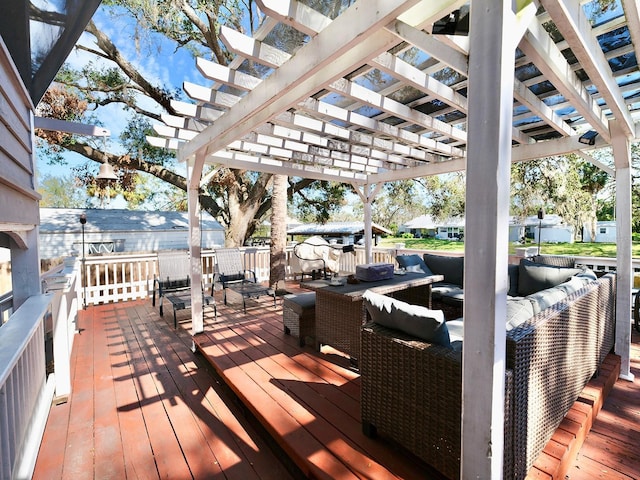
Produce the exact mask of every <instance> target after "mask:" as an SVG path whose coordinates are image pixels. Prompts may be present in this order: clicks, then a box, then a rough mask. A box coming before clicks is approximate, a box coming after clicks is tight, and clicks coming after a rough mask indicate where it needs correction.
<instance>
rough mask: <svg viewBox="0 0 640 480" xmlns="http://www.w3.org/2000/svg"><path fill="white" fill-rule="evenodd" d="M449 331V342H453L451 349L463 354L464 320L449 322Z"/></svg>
mask: <svg viewBox="0 0 640 480" xmlns="http://www.w3.org/2000/svg"><path fill="white" fill-rule="evenodd" d="M447 329H448V330H449V340H450V341H451V348H452V349H454V350H455V351H457V352H461V351H462V340H463V339H464V323H463V320H462V318H458V319H456V320H450V321H448V322H447Z"/></svg>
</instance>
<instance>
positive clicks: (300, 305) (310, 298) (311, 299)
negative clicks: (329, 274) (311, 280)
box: [283, 292, 316, 313]
mask: <svg viewBox="0 0 640 480" xmlns="http://www.w3.org/2000/svg"><path fill="white" fill-rule="evenodd" d="M283 303H284V305H287V306H288V307H289V308H291V309H293V310H295V311H297V312H298V313H302V311H303V310H307V309H310V308H314V307H315V305H316V292H306V293H298V294H295V295H294V294H289V295H285V296H284V302H283Z"/></svg>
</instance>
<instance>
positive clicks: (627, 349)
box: [610, 121, 634, 381]
mask: <svg viewBox="0 0 640 480" xmlns="http://www.w3.org/2000/svg"><path fill="white" fill-rule="evenodd" d="M610 129H611V146H612V147H613V158H614V162H615V165H616V244H617V254H616V260H617V264H616V276H617V282H616V284H617V290H616V343H615V351H616V354H618V355H620V378H623V379H625V380H629V381H633V379H634V375H633V373H631V321H630V312H631V285H632V274H633V272H632V268H631V262H632V243H631V150H630V146H629V139H628V138H627V137H626V135H625V134H624V133H623V131H622V129H621V128H620V125H619V124H618V122H617V121H611V122H610Z"/></svg>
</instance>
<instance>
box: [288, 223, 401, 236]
mask: <svg viewBox="0 0 640 480" xmlns="http://www.w3.org/2000/svg"><path fill="white" fill-rule="evenodd" d="M371 227H372V230H373V233H375V234H384V235H391V233H393V232H391V230H388V229H386V228H384V227H382V226H380V225H377V224H375V223H374V224H372V225H371ZM363 233H364V222H327V223H307V224H303V225H298V226H296V227H293V228H290V229H288V230H287V235H354V234H363Z"/></svg>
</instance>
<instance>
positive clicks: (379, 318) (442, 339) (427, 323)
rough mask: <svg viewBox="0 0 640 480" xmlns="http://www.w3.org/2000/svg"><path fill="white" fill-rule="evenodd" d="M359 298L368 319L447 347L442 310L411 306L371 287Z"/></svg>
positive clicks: (447, 331)
mask: <svg viewBox="0 0 640 480" xmlns="http://www.w3.org/2000/svg"><path fill="white" fill-rule="evenodd" d="M362 298H363V300H364V305H365V308H366V309H367V312H369V315H370V316H371V320H373V321H374V322H375V323H377V324H378V325H382V326H385V327H388V328H394V329H396V330H400V331H402V332H404V333H407V334H409V335H411V336H414V337H417V338H420V339H422V340H426V341H427V342H431V343H437V344H440V345H442V346H445V347H449V346H450V341H449V330H448V329H447V324H446V323H445V321H444V314H443V313H442V310H430V309H428V308H426V307H422V306H419V305H410V304H408V303H405V302H402V301H400V300H396V299H394V298H391V297H388V296H386V295H381V294H379V293H375V292H372V291H371V290H367V291H366V292H364V295H363V296H362Z"/></svg>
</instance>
